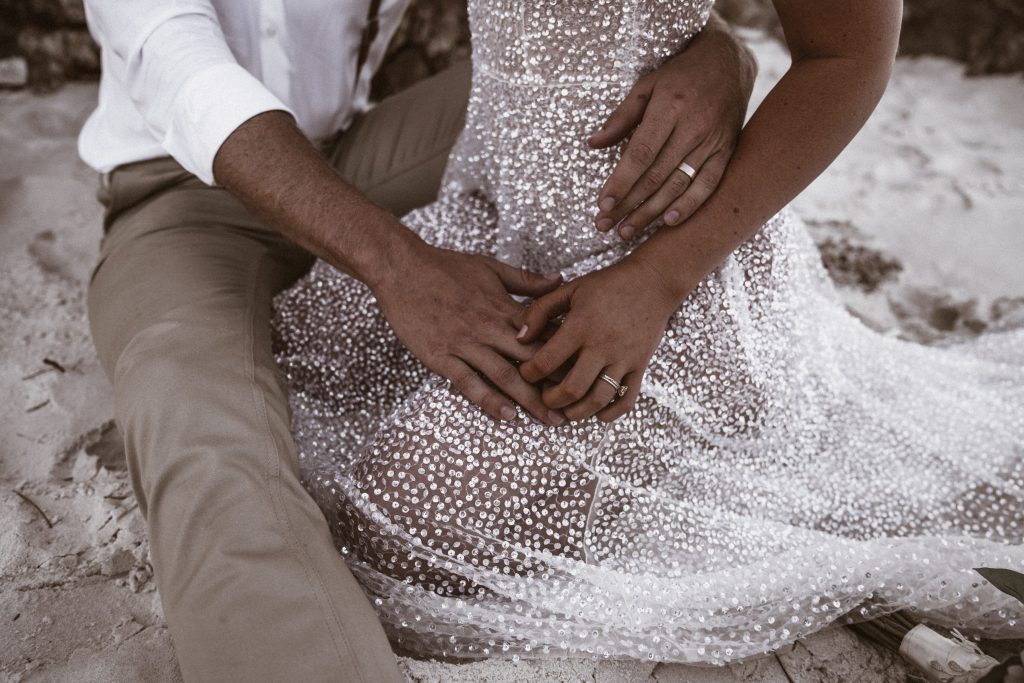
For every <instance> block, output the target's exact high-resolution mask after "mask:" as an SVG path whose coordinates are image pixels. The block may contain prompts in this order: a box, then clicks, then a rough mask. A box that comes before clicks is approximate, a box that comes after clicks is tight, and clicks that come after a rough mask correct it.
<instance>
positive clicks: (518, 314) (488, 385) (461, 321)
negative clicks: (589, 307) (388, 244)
mask: <svg viewBox="0 0 1024 683" xmlns="http://www.w3.org/2000/svg"><path fill="white" fill-rule="evenodd" d="M402 261H404V263H401V262H400V264H399V267H398V268H394V269H392V271H391V273H390V275H389V276H388V277H385V278H382V279H381V280H379V281H378V282H376V283H375V284H374V285H372V289H373V293H374V296H376V297H377V301H378V302H379V303H380V306H381V310H382V311H383V312H384V317H385V318H387V320H388V322H389V323H390V324H391V327H392V328H393V329H394V330H395V333H396V334H397V335H398V338H399V339H400V340H401V341H402V343H403V344H405V346H406V347H407V348H408V349H409V350H410V351H411V352H412V353H413V354H414V355H415V356H416V357H417V358H419V359H420V361H421V362H422V363H423V364H424V365H426V366H427V367H428V368H430V369H431V370H433V371H434V372H436V373H438V374H439V375H441V376H443V377H445V378H447V379H449V380H450V381H451V382H452V384H453V386H454V387H455V388H456V389H457V390H458V391H459V392H460V393H461V394H462V395H463V396H465V397H466V398H467V399H469V400H470V401H472V402H473V403H475V404H477V405H478V406H480V407H481V408H482V409H483V410H484V412H486V413H488V414H489V415H491V416H492V417H495V418H497V419H499V420H512V419H515V417H516V409H515V404H514V403H513V401H515V402H516V403H518V404H519V405H521V406H523V408H525V409H526V410H528V411H529V412H530V413H531V414H532V415H533V416H534V417H536V418H537V419H539V420H541V421H542V422H545V423H547V424H553V425H560V424H563V423H564V422H565V418H564V417H563V416H562V415H561V413H560V412H558V411H557V410H551V409H550V408H548V407H547V406H546V405H544V401H543V400H542V398H541V395H540V390H539V388H538V387H536V386H535V385H533V384H530V383H529V382H527V381H526V380H524V379H523V378H522V376H521V375H520V374H519V369H518V367H517V366H516V365H515V364H514V363H513V361H519V362H521V361H526V360H529V358H530V356H531V355H532V354H533V352H534V351H535V350H536V348H537V347H538V346H539V345H536V344H533V345H531V344H523V343H521V342H520V341H519V340H518V339H517V338H516V335H517V334H518V332H519V324H517V323H518V321H519V320H520V319H521V318H522V315H523V306H522V304H520V303H519V302H517V301H516V300H515V299H513V298H512V296H511V295H512V294H518V295H521V296H529V297H540V296H543V295H544V294H547V293H548V292H550V291H552V290H553V289H555V288H556V287H558V285H559V284H560V278H559V277H558V276H557V275H555V276H552V277H544V276H541V275H536V274H534V273H529V272H526V271H523V270H519V269H517V268H512V267H511V266H508V265H506V264H504V263H501V262H500V261H497V260H495V259H492V258H489V257H486V256H478V255H474V254H463V253H459V252H455V251H449V250H446V249H438V248H435V247H430V246H427V245H425V244H423V243H419V244H418V245H416V246H415V247H414V248H413V250H412V252H411V253H410V254H409V255H408V256H407V257H405V258H403V259H402ZM509 399H512V400H509Z"/></svg>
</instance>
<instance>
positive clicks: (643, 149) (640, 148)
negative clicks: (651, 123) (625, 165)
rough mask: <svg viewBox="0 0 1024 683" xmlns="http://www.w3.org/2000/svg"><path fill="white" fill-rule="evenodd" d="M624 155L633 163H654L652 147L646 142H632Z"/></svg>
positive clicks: (644, 164) (642, 164)
mask: <svg viewBox="0 0 1024 683" xmlns="http://www.w3.org/2000/svg"><path fill="white" fill-rule="evenodd" d="M626 155H627V157H628V158H629V160H630V161H632V162H633V163H634V164H639V165H641V166H649V165H651V164H652V163H654V156H655V152H654V149H653V148H652V147H651V146H650V145H649V144H647V143H646V142H633V143H631V144H630V145H629V148H628V149H627V150H626Z"/></svg>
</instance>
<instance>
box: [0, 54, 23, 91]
mask: <svg viewBox="0 0 1024 683" xmlns="http://www.w3.org/2000/svg"><path fill="white" fill-rule="evenodd" d="M27 83H28V62H26V61H25V58H24V57H8V58H7V59H0V87H3V88H21V87H24V86H25V85H26V84H27Z"/></svg>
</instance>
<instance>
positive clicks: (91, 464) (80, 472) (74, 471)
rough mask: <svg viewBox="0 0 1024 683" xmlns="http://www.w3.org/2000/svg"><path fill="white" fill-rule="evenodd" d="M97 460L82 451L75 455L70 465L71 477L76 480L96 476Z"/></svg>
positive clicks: (79, 480) (98, 465) (80, 480)
mask: <svg viewBox="0 0 1024 683" xmlns="http://www.w3.org/2000/svg"><path fill="white" fill-rule="evenodd" d="M99 467H100V463H99V461H98V460H97V459H96V458H94V457H92V456H91V455H88V454H86V453H84V452H81V453H79V454H78V455H76V456H75V462H74V464H73V465H72V466H71V478H72V479H73V480H75V481H76V482H83V481H89V480H90V479H92V478H93V477H95V476H96V472H97V470H99Z"/></svg>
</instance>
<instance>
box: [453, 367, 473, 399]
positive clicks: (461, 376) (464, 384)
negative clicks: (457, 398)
mask: <svg viewBox="0 0 1024 683" xmlns="http://www.w3.org/2000/svg"><path fill="white" fill-rule="evenodd" d="M475 378H476V375H475V374H474V373H473V372H472V371H470V370H457V371H455V372H453V373H452V375H451V376H450V377H449V378H448V379H450V380H451V381H452V385H454V386H455V388H456V389H458V391H459V393H461V394H463V395H466V394H468V393H469V392H470V390H471V389H472V387H473V380H474V379H475Z"/></svg>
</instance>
